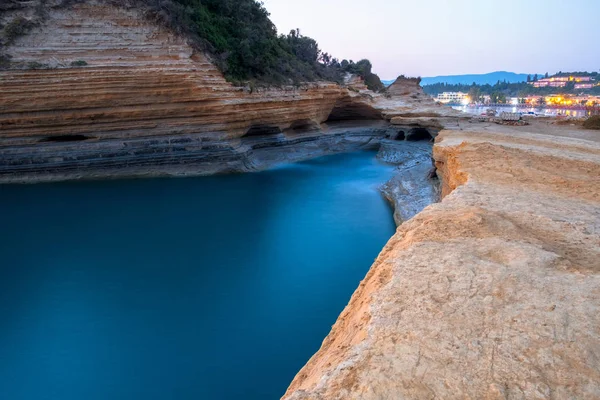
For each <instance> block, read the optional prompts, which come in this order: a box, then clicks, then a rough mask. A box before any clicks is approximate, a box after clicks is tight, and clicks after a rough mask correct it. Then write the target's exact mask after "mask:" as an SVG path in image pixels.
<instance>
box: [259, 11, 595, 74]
mask: <svg viewBox="0 0 600 400" xmlns="http://www.w3.org/2000/svg"><path fill="white" fill-rule="evenodd" d="M263 2H264V5H265V7H266V8H267V10H268V11H269V12H270V13H271V20H272V21H273V22H274V23H275V25H276V26H277V30H278V31H279V33H288V32H289V31H290V30H292V29H294V28H299V29H300V32H301V33H302V34H303V35H306V36H310V37H312V38H313V39H315V40H316V41H317V42H318V43H319V46H320V48H321V49H322V50H323V51H326V52H328V53H329V54H332V55H333V56H334V57H337V58H339V59H340V60H342V59H344V58H345V59H348V60H354V61H358V60H360V59H362V58H368V59H369V60H371V62H372V63H373V71H374V72H375V73H377V74H379V76H380V77H381V78H382V79H395V78H396V77H397V76H398V75H401V74H405V75H408V76H437V75H460V74H478V73H487V72H493V71H510V72H517V73H545V72H549V73H550V74H553V73H555V72H558V71H584V70H587V71H598V70H600V23H598V19H597V18H598V17H597V16H598V15H599V14H600V0H502V1H499V0H263Z"/></svg>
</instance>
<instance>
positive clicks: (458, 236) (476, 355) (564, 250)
mask: <svg viewBox="0 0 600 400" xmlns="http://www.w3.org/2000/svg"><path fill="white" fill-rule="evenodd" d="M469 125H470V124H466V126H461V128H462V130H454V131H442V132H441V134H440V136H438V138H437V139H436V144H435V146H434V158H435V161H436V166H437V171H438V174H439V175H440V177H441V179H442V194H443V196H444V199H443V201H441V202H440V203H437V204H434V205H431V206H429V207H427V208H425V210H423V211H422V212H421V213H419V214H418V215H417V216H415V217H414V218H412V219H411V220H409V221H407V222H405V223H403V224H402V225H401V226H400V227H399V228H398V230H397V232H396V234H395V235H394V236H393V237H392V238H391V240H390V241H389V243H388V244H387V245H386V247H385V248H384V249H383V251H382V252H381V254H380V255H379V257H378V258H377V260H376V262H375V264H374V265H373V266H372V268H371V270H370V271H369V273H368V275H367V276H366V278H365V279H364V281H363V282H361V284H360V286H359V288H358V289H357V290H356V292H355V293H354V295H353V296H352V299H351V300H350V303H349V304H348V306H347V307H346V309H345V310H344V311H343V312H342V314H341V315H340V317H339V319H338V320H337V322H336V323H335V325H334V326H333V328H332V330H331V333H330V334H329V336H327V338H326V339H325V341H324V342H323V345H322V347H321V349H320V350H319V351H318V352H317V353H316V354H315V355H314V356H313V357H312V358H311V359H310V361H309V362H308V364H307V365H306V366H305V367H304V368H303V369H302V370H301V371H300V372H299V373H298V375H297V376H296V378H295V379H294V381H293V382H292V384H291V386H290V387H289V389H288V391H287V393H286V394H285V396H284V399H286V400H292V399H294V400H299V399H384V398H385V399H388V398H390V399H391V398H394V399H597V398H600V368H599V365H600V358H599V357H600V173H599V172H600V137H598V136H597V134H595V133H586V132H584V131H579V130H569V129H568V128H563V127H555V126H551V125H548V124H546V123H534V124H532V125H531V126H527V127H514V128H509V127H502V126H497V125H494V126H491V125H472V126H469Z"/></svg>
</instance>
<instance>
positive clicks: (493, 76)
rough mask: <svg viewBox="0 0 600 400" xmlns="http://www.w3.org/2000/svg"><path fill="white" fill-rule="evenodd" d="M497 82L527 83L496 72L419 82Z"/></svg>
mask: <svg viewBox="0 0 600 400" xmlns="http://www.w3.org/2000/svg"><path fill="white" fill-rule="evenodd" d="M533 75H534V74H531V76H533ZM538 75H539V74H538ZM540 76H543V75H540ZM498 81H501V82H503V81H506V82H508V83H518V82H525V81H527V74H516V73H514V72H506V71H497V72H490V73H488V74H471V75H448V76H435V77H429V78H423V79H422V80H421V86H425V85H433V84H435V83H449V84H452V85H457V84H460V85H470V84H472V83H473V82H475V83H477V84H478V85H486V84H489V85H494V84H495V83H496V82H498ZM384 83H385V81H384Z"/></svg>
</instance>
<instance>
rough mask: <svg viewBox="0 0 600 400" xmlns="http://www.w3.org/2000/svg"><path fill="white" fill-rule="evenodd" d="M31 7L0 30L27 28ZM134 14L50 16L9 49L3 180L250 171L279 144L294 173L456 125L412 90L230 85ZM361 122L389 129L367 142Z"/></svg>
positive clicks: (180, 41)
mask: <svg viewBox="0 0 600 400" xmlns="http://www.w3.org/2000/svg"><path fill="white" fill-rule="evenodd" d="M17 3H18V4H17ZM29 3H30V2H23V3H20V2H16V3H15V4H16V5H15V6H14V7H15V8H14V9H11V10H9V11H5V12H4V13H2V14H1V15H0V18H2V20H3V22H5V23H7V22H8V21H9V20H10V19H11V18H13V19H14V18H16V16H17V14H18V13H21V14H23V13H25V14H23V15H25V17H26V18H29V17H31V15H30V14H31V9H30V8H28V7H27V4H29ZM127 4H128V2H114V1H102V0H87V1H82V2H75V3H74V4H72V5H70V6H66V7H53V8H49V9H48V15H47V16H46V18H45V19H44V21H43V23H41V24H40V25H39V26H36V27H34V28H33V29H32V30H31V31H30V32H28V33H27V34H26V35H24V36H21V37H18V38H17V39H15V41H14V43H12V44H11V45H10V46H9V47H8V48H7V49H4V50H5V52H6V53H7V54H9V55H10V56H11V57H12V58H11V62H12V64H11V66H10V69H8V70H6V69H5V70H0V87H1V92H0V93H1V94H0V182H36V181H41V180H57V179H78V178H103V177H114V176H142V175H143V176H155V175H198V174H212V173H217V172H235V171H252V170H256V169H257V168H263V167H265V166H268V165H269V163H268V162H267V160H263V159H261V158H259V157H258V153H260V154H263V155H266V153H265V152H264V149H265V148H266V147H269V146H270V147H271V148H272V149H273V152H272V153H281V155H280V156H279V157H277V156H274V157H273V154H269V157H267V158H268V160H273V159H279V160H280V161H281V160H284V159H285V158H286V156H285V155H284V154H283V153H284V152H286V153H287V154H292V155H293V157H292V158H291V159H290V161H294V160H298V159H303V158H310V157H315V156H318V155H322V154H328V153H331V152H336V151H348V150H352V149H359V148H363V147H364V146H372V145H373V144H374V143H373V140H375V141H377V140H380V139H381V138H383V137H387V136H390V135H391V134H394V130H395V129H400V128H394V127H392V126H391V125H390V123H389V120H390V119H391V118H392V117H395V116H398V115H399V114H403V113H408V112H410V113H413V114H415V113H416V115H421V114H422V113H425V114H426V115H431V114H432V113H436V114H435V115H443V116H450V117H451V118H453V119H456V118H457V117H456V113H455V112H454V111H453V110H451V109H450V108H448V107H441V106H438V105H436V104H435V103H434V102H433V101H432V100H431V99H429V98H428V97H427V96H425V95H424V94H423V92H422V90H421V88H420V87H419V86H418V82H417V81H410V80H406V79H399V80H398V82H396V84H395V85H394V86H393V87H402V90H392V91H391V92H390V94H387V95H383V94H379V93H373V92H371V91H369V90H367V89H366V87H365V85H364V84H363V82H362V81H361V80H360V79H358V78H357V77H352V76H349V77H348V78H347V81H346V82H345V84H344V85H337V84H334V83H328V82H317V83H311V84H305V85H302V86H300V87H292V86H290V87H283V88H272V89H260V88H259V89H257V88H251V87H234V86H232V85H231V84H230V83H228V82H226V81H225V79H224V78H223V76H222V74H221V73H220V72H219V70H218V69H217V68H216V67H215V66H214V65H213V64H212V63H211V61H210V59H209V58H208V57H207V56H206V55H204V54H201V53H199V52H197V51H194V50H193V48H192V47H191V46H190V45H189V44H188V42H187V40H186V39H185V38H184V37H181V36H178V35H176V34H174V33H172V32H170V31H168V30H167V29H165V28H164V27H162V26H160V25H158V24H157V23H156V22H155V21H153V20H152V19H151V18H148V16H147V15H146V14H145V11H144V10H143V9H140V8H139V7H140V6H139V5H138V6H137V7H132V6H127ZM132 4H133V3H132ZM27 12H29V14H27ZM73 63H75V64H73ZM34 66H35V68H34ZM392 89H393V88H392ZM346 121H353V122H355V123H354V124H352V125H351V126H350V125H348V124H347V123H345V122H346ZM356 121H358V122H356ZM365 121H366V122H368V124H367V125H369V126H373V125H377V124H378V123H379V125H381V123H384V124H385V126H386V127H387V128H389V129H390V130H388V132H387V133H386V132H384V131H383V130H381V129H379V128H377V129H376V130H373V129H371V128H368V129H367V130H365V131H363V132H362V133H360V132H357V130H356V129H355V128H357V127H361V126H363V125H364V123H365ZM340 125H341V126H340ZM348 127H350V128H352V129H350V131H348V130H347V129H346V128H348ZM412 128H414V127H412ZM412 128H411V129H412ZM340 129H341V130H340ZM345 129H346V130H345ZM344 132H350V136H349V140H345V139H344V138H343V136H344ZM371 133H372V137H371V138H369V137H368V136H369V134H371ZM433 133H434V134H435V132H433ZM331 134H333V136H332V135H331ZM359 136H360V137H361V138H362V139H360V140H356V139H357V137H359ZM310 140H312V141H313V142H314V145H311V146H307V145H306V144H307V143H308V142H309V141H310ZM349 142H354V143H356V144H357V146H351V145H349ZM300 143H302V145H301V146H300V147H301V148H298V147H297V146H296V145H298V144H300ZM338 143H339V144H340V145H339V146H338V145H337V144H338ZM270 144H272V145H270ZM350 144H351V143H350ZM258 148H260V149H263V150H261V151H260V152H256V151H254V150H256V149H258ZM315 149H316V150H315ZM302 153H303V155H302Z"/></svg>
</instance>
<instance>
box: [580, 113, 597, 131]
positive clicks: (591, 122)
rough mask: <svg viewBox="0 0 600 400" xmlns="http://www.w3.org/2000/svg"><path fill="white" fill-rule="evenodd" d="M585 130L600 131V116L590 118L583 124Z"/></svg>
mask: <svg viewBox="0 0 600 400" xmlns="http://www.w3.org/2000/svg"><path fill="white" fill-rule="evenodd" d="M583 127H584V128H585V129H600V115H594V116H591V117H589V118H588V119H586V120H585V121H584V122H583Z"/></svg>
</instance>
